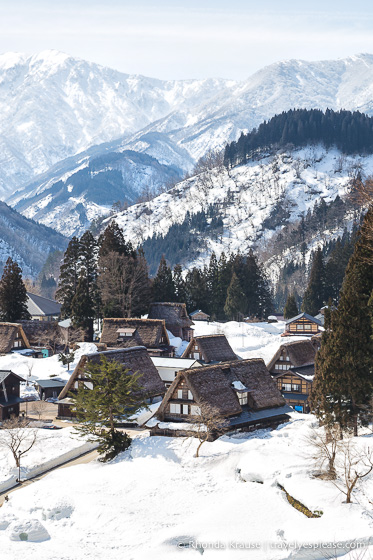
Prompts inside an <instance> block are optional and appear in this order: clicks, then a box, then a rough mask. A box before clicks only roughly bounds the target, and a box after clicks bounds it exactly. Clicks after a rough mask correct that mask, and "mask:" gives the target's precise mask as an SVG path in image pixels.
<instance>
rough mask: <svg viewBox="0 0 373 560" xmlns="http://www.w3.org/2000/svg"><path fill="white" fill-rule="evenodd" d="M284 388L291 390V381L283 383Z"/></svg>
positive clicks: (284, 389)
mask: <svg viewBox="0 0 373 560" xmlns="http://www.w3.org/2000/svg"><path fill="white" fill-rule="evenodd" d="M282 390H283V391H288V392H291V383H283V384H282Z"/></svg>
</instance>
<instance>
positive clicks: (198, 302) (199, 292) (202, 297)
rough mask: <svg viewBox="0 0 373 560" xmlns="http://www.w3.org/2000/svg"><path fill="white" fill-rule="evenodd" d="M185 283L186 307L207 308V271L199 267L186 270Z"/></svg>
mask: <svg viewBox="0 0 373 560" xmlns="http://www.w3.org/2000/svg"><path fill="white" fill-rule="evenodd" d="M185 285H186V289H187V307H188V309H207V306H208V289H207V271H206V269H204V270H201V269H199V268H196V267H194V268H192V270H188V272H187V275H186V277H185Z"/></svg>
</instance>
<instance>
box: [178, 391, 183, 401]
mask: <svg viewBox="0 0 373 560" xmlns="http://www.w3.org/2000/svg"><path fill="white" fill-rule="evenodd" d="M177 398H178V399H182V398H183V391H182V389H178V391H177Z"/></svg>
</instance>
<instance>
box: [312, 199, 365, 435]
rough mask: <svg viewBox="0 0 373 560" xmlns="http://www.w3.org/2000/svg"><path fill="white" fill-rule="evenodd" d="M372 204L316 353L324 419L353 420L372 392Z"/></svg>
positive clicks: (315, 392) (316, 387)
mask: <svg viewBox="0 0 373 560" xmlns="http://www.w3.org/2000/svg"><path fill="white" fill-rule="evenodd" d="M372 225H373V208H371V209H370V210H369V211H368V212H367V214H366V217H365V220H364V223H363V225H362V227H361V230H360V235H359V237H358V240H357V242H356V244H355V248H354V252H353V255H352V257H351V259H350V261H349V263H348V266H347V270H346V275H345V278H344V281H343V286H342V290H341V295H340V301H339V305H338V309H336V310H334V311H331V312H330V313H328V314H327V315H326V327H327V328H326V331H325V333H324V334H323V340H322V345H321V349H320V351H319V352H318V354H317V358H316V375H315V381H314V384H313V389H312V406H313V408H314V410H315V412H316V414H317V415H318V416H319V417H321V418H323V419H324V420H325V421H327V422H328V421H329V422H331V421H333V420H336V421H338V422H339V424H340V425H341V426H342V427H346V426H348V425H351V423H353V424H354V431H355V434H356V433H357V419H358V414H359V410H360V406H362V405H365V404H366V403H367V402H368V401H369V398H370V397H371V395H372V393H373V325H372V315H371V313H370V312H369V311H370V305H371V297H372V291H373V260H371V261H369V258H367V257H368V256H369V255H372V252H373V251H372V245H371V241H370V240H369V233H368V232H369V228H371V227H372Z"/></svg>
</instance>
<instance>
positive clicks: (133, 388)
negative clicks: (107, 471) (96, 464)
mask: <svg viewBox="0 0 373 560" xmlns="http://www.w3.org/2000/svg"><path fill="white" fill-rule="evenodd" d="M84 369H85V373H86V376H87V377H88V378H89V379H90V381H91V383H92V385H93V388H92V389H88V388H86V387H85V386H84V384H79V389H78V391H77V393H72V394H71V395H70V396H71V397H72V398H73V399H74V409H75V411H76V415H77V418H78V420H79V426H78V427H77V428H76V430H77V431H78V432H79V433H81V434H83V435H88V436H94V439H95V441H98V442H99V444H100V445H99V447H98V451H99V453H100V454H101V455H103V458H102V459H101V460H102V461H108V460H110V459H113V458H114V457H115V456H116V455H118V453H120V452H122V451H125V450H126V449H127V448H128V447H129V446H130V444H131V438H130V437H129V436H128V434H126V433H123V432H121V431H119V430H118V427H117V426H118V424H119V422H121V423H122V422H123V421H125V420H126V419H127V420H128V419H129V418H130V416H133V415H134V414H135V413H136V412H137V411H138V410H140V409H142V408H146V407H147V405H146V402H145V399H146V395H145V394H144V390H143V388H142V386H141V374H137V373H136V374H132V373H131V374H130V373H129V370H128V369H126V368H125V366H124V365H123V364H121V363H119V362H116V361H109V360H107V359H106V358H105V357H102V358H101V361H100V362H99V363H93V362H89V363H88V364H87V365H86V366H85V368H84ZM118 417H120V420H119V418H118Z"/></svg>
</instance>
